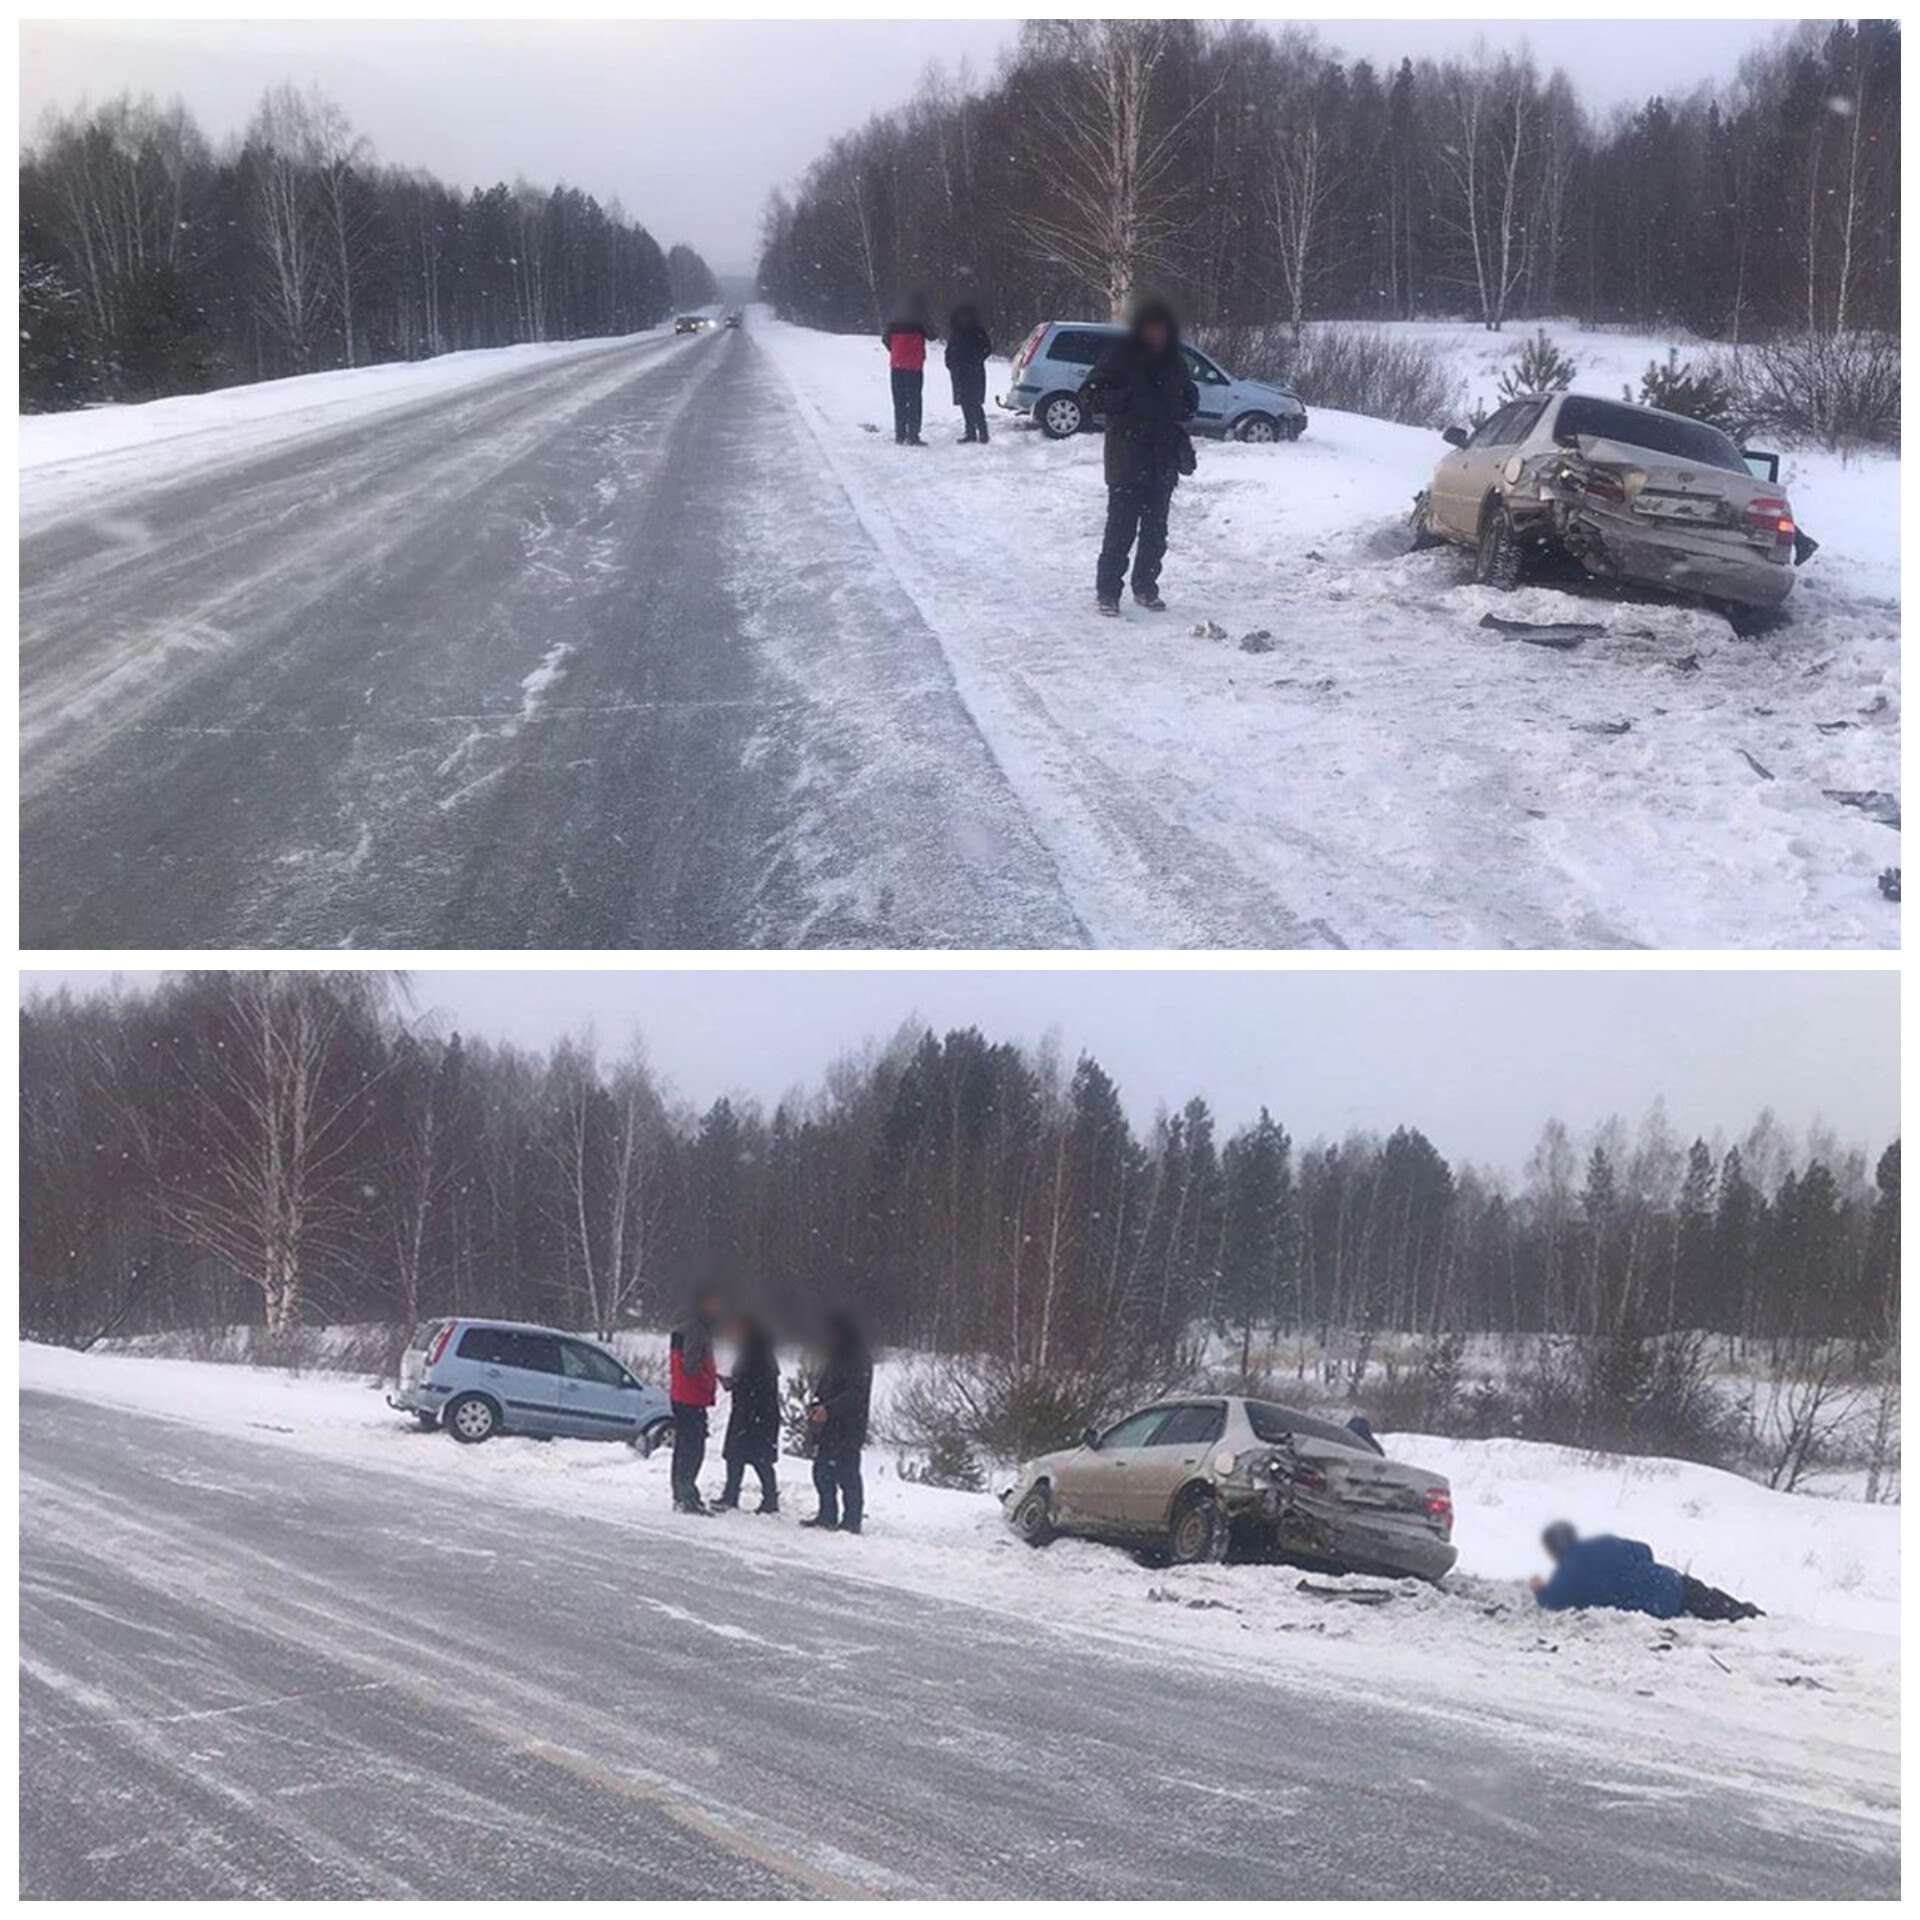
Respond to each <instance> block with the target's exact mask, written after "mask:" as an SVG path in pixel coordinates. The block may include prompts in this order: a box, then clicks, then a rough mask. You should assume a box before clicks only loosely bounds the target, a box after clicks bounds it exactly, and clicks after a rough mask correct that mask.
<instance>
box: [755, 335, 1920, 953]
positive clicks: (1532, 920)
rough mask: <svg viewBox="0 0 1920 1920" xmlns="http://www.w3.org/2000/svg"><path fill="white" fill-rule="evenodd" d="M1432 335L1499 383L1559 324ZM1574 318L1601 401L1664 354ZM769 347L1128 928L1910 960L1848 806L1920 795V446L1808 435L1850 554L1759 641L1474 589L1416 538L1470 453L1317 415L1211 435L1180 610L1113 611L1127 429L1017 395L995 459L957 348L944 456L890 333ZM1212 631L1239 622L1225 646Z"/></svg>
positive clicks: (1172, 587)
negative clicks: (1107, 570)
mask: <svg viewBox="0 0 1920 1920" xmlns="http://www.w3.org/2000/svg"><path fill="white" fill-rule="evenodd" d="M1419 331H1420V332H1421V333H1422V334H1423V336H1427V337H1433V338H1437V339H1439V340H1441V341H1442V342H1443V343H1444V344H1446V345H1447V346H1448V347H1449V348H1450V349H1451V350H1452V351H1454V352H1455V353H1457V355H1458V356H1459V359H1460V363H1461V369H1462V373H1463V376H1464V377H1465V378H1466V379H1467V380H1468V382H1469V385H1470V387H1471V388H1473V389H1474V391H1476V392H1479V391H1482V390H1491V388H1492V385H1493V383H1494V380H1495V378H1496V377H1497V371H1498V365H1499V362H1500V361H1501V359H1503V358H1504V357H1506V356H1510V355H1512V354H1513V353H1515V352H1517V351H1518V349H1519V347H1520V346H1521V345H1522V344H1523V342H1524V340H1525V338H1526V333H1527V331H1528V330H1527V329H1522V328H1516V329H1515V330H1513V331H1511V332H1509V333H1508V334H1506V335H1504V336H1500V337H1499V338H1498V339H1495V338H1494V337H1492V336H1489V335H1487V334H1485V333H1483V332H1481V331H1480V330H1478V329H1475V328H1470V327H1460V328H1449V327H1421V328H1420V329H1419ZM1549 331H1550V333H1551V334H1552V337H1553V338H1554V339H1555V340H1556V341H1557V342H1558V343H1559V344H1560V345H1561V346H1562V347H1563V348H1564V349H1565V350H1567V351H1569V352H1570V353H1572V354H1573V356H1574V358H1575V360H1576V362H1577V363H1578V364H1579V367H1580V376H1579V379H1578V380H1577V382H1576V384H1579V385H1581V386H1585V387H1590V388H1591V389H1592V390H1594V391H1599V392H1603V393H1609V394H1611V393H1616V392H1618V391H1619V390H1620V388H1621V386H1622V385H1623V384H1627V383H1629V382H1637V380H1638V377H1639V375H1640V373H1641V372H1642V371H1643V370H1644V368H1645V366H1646V364H1647V362H1648V361H1649V360H1650V359H1653V358H1655V357H1658V356H1659V355H1661V354H1663V353H1664V349H1665V343H1664V342H1655V341H1651V340H1645V339H1638V338H1633V337H1630V336H1624V335H1611V334H1583V333H1579V332H1577V331H1575V330H1572V329H1564V328H1557V327H1554V328H1550V329H1549ZM751 337H752V338H753V339H754V340H755V341H756V342H757V343H758V344H759V346H761V347H762V348H763V349H764V350H765V351H766V352H768V353H769V354H770V355H771V356H772V357H773V359H774V361H775V362H776V364H777V365H778V366H779V368H780V369H781V371H782V373H783V374H784V375H785V377H786V380H787V382H788V384H789V386H790V388H791V390H792V392H793V394H794V396H795V399H796V401H797V402H798V404H799V406H800V408H801V411H802V413H803V415H804V417H805V418H806V420H807V421H808V423H809V425H810V426H811V427H812V428H813V430H814V432H815V434H816V436H817V437H818V439H819V442H820V444H821V447H822V449H823V452H824V453H825V455H826V457H827V460H828V462H829V464H830V466H831V469H832V472H833V473H834V475H835V477H836V478H837V479H838V480H839V482H840V483H841V484H842V485H843V486H844V487H845V488H846V490H847V492H848V494H849V495H850V496H851V498H852V499H853V501H854V503H855V506H856V508H857V509H858V511H859V514H860V517H861V520H862V522H863V524H864V525H865V527H866V529H867V531H868V532H869V533H870V534H871V536H872V538H873V540H874V542H875V545H876V547H877V548H878V551H879V553H880V555H881V557H882V559H883V561H884V563H885V565H886V566H887V567H888V568H890V569H891V570H892V571H893V572H894V573H895V574H896V575H897V576H898V577H899V579H900V580H901V581H902V582H903V583H904V585H905V586H906V588H907V590H908V592H909V593H910V595H911V597H912V598H913V600H914V602H915V604H916V605H917V606H918V608H919V609H920V611H921V612H922V613H923V615H924V616H925V617H926V619H927V620H928V622H929V624H930V625H931V626H932V627H933V628H934V629H935V631H936V632H937V633H938V634H939V635H940V637H941V639H942V642H943V644H944V646H945V648H946V651H947V655H948V658H949V661H950V663H951V666H952V670H953V673H954V677H955V680H956V683H957V684H958V686H959V689H960V692H961V694H962V697H963V698H964V699H965V701H966V702H967V705H968V707H969V709H970V711H971V712H972V714H973V717H974V719H975V721H976V723H977V724H978V725H979V727H980V729H981V731H982V733H983V734H984V735H985V737H986V738H987V740H988V742H989V744H990V745H991V747H992V748H993V751H994V753H995V755H996V757H997V758H998V759H999V761H1000V762H1001V764H1002V765H1003V767H1005V768H1006V770H1007V772H1008V774H1009V776H1010V777H1011V779H1012V781H1013V784H1014V786H1015V789H1016V791H1017V792H1018V793H1019V795H1020V797H1021V798H1022V800H1023V801H1024V802H1025V804H1026V806H1027V807H1028V810H1029V811H1030V812H1031V813H1032V814H1033V815H1034V816H1035V818H1036V820H1037V821H1039V822H1040V823H1041V824H1042V828H1043V833H1044V836H1045V837H1046V839H1047V840H1048V842H1049V844H1050V845H1051V846H1052V848H1053V849H1054V851H1055V854H1056V858H1057V859H1058V860H1059V863H1060V866H1061V871H1062V876H1063V879H1064V880H1065V882H1066V884H1067V888H1068V891H1069V894H1070V895H1071V897H1072V898H1073V899H1074V901H1075V904H1076V906H1077V907H1078V909H1079V911H1080V913H1081V915H1082V918H1083V919H1084V920H1085V921H1086V923H1087V924H1088V926H1089V928H1090V929H1091V930H1092V932H1093V933H1094V935H1095V937H1096V938H1097V939H1100V940H1102V941H1104V942H1108V943H1117V944H1126V943H1140V942H1143V941H1144V942H1148V943H1166V944H1188V943H1200V942H1205V941H1213V942H1216V943H1224V944H1244V945H1248V946H1253V945H1264V944H1276V943H1278V944H1300V945H1322V946H1337V945H1344V946H1352V947H1359V946H1374V945H1379V946H1396V947H1409V946H1411V947H1447V946H1521V947H1524V946H1536V945H1537V946H1636V945H1641V946H1703V947H1740V946H1790V947H1791V946H1808V947H1824V946H1888V945H1892V944H1894V943H1896V941H1897V939H1898V915H1897V911H1896V910H1895V909H1894V908H1893V907H1892V906H1890V905H1889V904H1888V903H1887V902H1886V901H1885V900H1884V899H1882V897H1881V896H1880V894H1879V892H1878V890H1877V888H1876V886H1875V877H1876V875H1877V874H1878V873H1879V872H1880V870H1881V869H1882V868H1884V867H1887V866H1890V865H1896V864H1898V861H1899V839H1898V835H1897V833H1895V832H1892V831H1890V830H1889V829H1888V828H1887V827H1885V826H1882V825H1878V824H1876V823H1874V822H1873V821H1871V820H1868V819H1867V818H1865V817H1864V816H1863V815H1862V814H1861V813H1859V812H1857V811H1855V810H1854V809H1851V808H1848V807H1845V806H1842V805H1840V804H1838V803H1836V802H1835V801H1833V800H1831V799H1829V798H1827V797H1826V790H1829V789H1833V790H1850V791H1863V790H1875V789H1877V790H1883V791H1888V792H1893V791H1897V788H1898V784H1899V782H1898V752H1899V749H1898V717H1899V680H1898V644H1899V600H1898V593H1899V556H1898V538H1897V534H1898V480H1899V468H1898V462H1897V461H1896V460H1894V459H1891V458H1888V457H1885V456H1862V457H1860V458H1857V459H1843V458H1841V457H1839V456H1835V455H1827V454H1821V453H1805V452H1802V453H1790V454H1788V456H1787V458H1786V461H1785V467H1784V473H1783V477H1784V479H1785V481H1786V483H1787V485H1788V486H1789V488H1790V490H1791V493H1792V497H1793V500H1794V503H1795V507H1796V510H1797V512H1798V514H1799V516H1800V519H1801V521H1802V523H1803V524H1804V525H1805V526H1806V527H1807V528H1808V529H1809V531H1810V532H1812V533H1813V534H1814V536H1815V537H1816V538H1817V539H1819V540H1820V541H1821V542H1822V543H1823V544H1822V551H1821V552H1820V554H1819V555H1818V556H1816V558H1815V559H1814V560H1813V561H1812V562H1811V563H1810V565H1809V566H1808V567H1807V568H1806V569H1805V570H1804V571H1803V573H1802V576H1801V578H1800V581H1799V584H1798V586H1797V588H1796V591H1795V593H1794V596H1793V598H1792V600H1791V601H1790V602H1789V611H1788V615H1787V618H1786V619H1785V620H1784V621H1783V622H1782V623H1781V624H1780V625H1779V626H1778V627H1777V628H1776V629H1774V630H1772V631H1770V632H1768V633H1766V634H1765V635H1763V636H1761V637H1758V638H1748V639H1740V638H1736V637H1735V635H1734V634H1733V633H1732V631H1731V630H1730V628H1729V626H1728V624H1727V622H1726V621H1725V620H1724V619H1723V618H1721V617H1720V616H1719V615H1718V614H1715V613H1712V612H1709V611H1707V610H1704V609H1701V608H1694V607H1685V606H1677V605H1669V604H1664V603H1660V602H1657V601H1646V602H1632V603H1622V602H1616V601H1613V600H1611V599H1603V598H1600V597H1598V596H1597V595H1593V594H1587V593H1569V592H1566V591H1562V590H1561V589H1559V588H1557V587H1546V586H1532V587H1528V588H1525V589H1523V590H1521V591H1519V592H1517V593H1514V594H1511V595H1497V594H1494V593H1491V592H1488V591H1486V590H1484V589H1481V588H1477V587H1474V586H1472V585H1470V584H1467V582H1466V579H1465V562H1464V559H1463V557H1462V556H1459V555H1456V554H1454V553H1452V552H1445V551H1442V552H1429V553H1421V554H1413V553H1410V552H1408V551H1407V537H1406V527H1405V519H1406V514H1407V510H1408V507H1409V505H1410V503H1411V499H1412V496H1413V494H1414V492H1415V491H1416V490H1417V489H1418V488H1419V487H1420V486H1422V485H1424V484H1425V482H1426V480H1427V478H1428V477H1429V475H1430V474H1431V471H1432V468H1433V465H1434V461H1435V459H1436V457H1437V455H1438V454H1439V452H1440V451H1441V446H1440V442H1439V440H1438V437H1437V436H1436V435H1433V434H1429V433H1425V432H1419V431H1416V430H1414V429H1411V428H1406V427H1401V426H1396V425H1393V424H1390V423H1387V422H1382V421H1377V420H1371V419H1365V418H1361V417H1359V416H1354V415H1343V414H1338V413H1332V412H1327V411H1321V410H1315V411H1314V412H1313V414H1312V424H1311V426H1310V428H1309V431H1308V435H1307V437H1306V438H1305V439H1304V440H1303V441H1302V442H1300V443H1299V444H1298V445H1295V446H1291V447H1280V448H1265V447H1244V446H1239V445H1219V444H1215V443H1211V442H1202V443H1201V446H1200V469H1199V472H1198V474H1197V475H1196V476H1195V477H1194V478H1193V479H1192V480H1191V481H1190V482H1188V483H1187V484H1185V485H1183V486H1182V488H1181V490H1180V493H1179V495H1178V497H1177V499H1176V501H1175V504H1174V514H1173V540H1172V548H1171V557H1170V560H1169V563H1168V568H1167V573H1166V576H1165V580H1164V583H1163V588H1164V591H1165V592H1166V594H1167V596H1168V598H1169V601H1170V604H1171V606H1172V609H1173V610H1172V611H1171V612H1169V613H1167V614H1165V615H1161V616H1157V617H1156V616H1153V615H1148V614H1144V613H1140V612H1138V611H1137V610H1135V609H1133V608H1132V607H1131V606H1130V605H1129V606H1128V608H1127V617H1126V618H1125V619H1124V620H1123V621H1122V622H1121V623H1120V624H1119V625H1118V626H1115V625H1114V624H1113V623H1110V622H1105V621H1101V620H1099V619H1097V618H1096V617H1095V616H1094V614H1093V609H1092V567H1093V556H1094V552H1095V549H1096V548H1097V545H1098V541H1099V528H1100V520H1101V513H1102V508H1103V493H1102V485H1101V477H1100V449H1099V446H1098V443H1097V442H1096V441H1094V440H1092V439H1081V440H1078V441H1075V442H1072V443H1067V444H1054V443H1049V442H1046V441H1044V440H1042V439H1041V438H1040V437H1039V436H1038V435H1037V434H1034V433H1032V432H1030V431H1026V430H1022V429H1019V428H1017V427H1015V425H1014V424H1013V422H1012V419H1011V417H1010V416H1008V415H1006V414H1004V413H995V412H993V410H992V409H990V414H991V415H992V417H993V419H994V423H995V427H996V432H995V437H994V440H993V443H992V444H991V445H990V446H988V447H986V448H978V447H959V446H955V445H953V444H952V440H953V437H954V428H955V427H957V422H958V416H957V414H955V413H952V412H951V410H950V409H949V408H948V406H947V404H946V400H947V395H946V388H945V376H944V374H943V373H941V372H940V370H939V369H938V367H937V366H930V368H929V372H928V403H929V404H928V410H927V412H928V437H929V441H930V444H929V446H928V447H927V448H926V449H925V450H923V451H915V450H902V449H898V448H896V447H895V446H894V445H893V444H892V439H891V434H890V432H888V431H885V430H884V427H885V423H886V420H887V394H886V370H885V359H884V355H883V353H882V350H881V348H880V346H879V344H878V342H875V341H870V340H867V339H863V338H848V337H842V336H836V335H828V334H821V333H815V332H811V331H807V330H803V329H800V328H796V327H791V326H787V325H783V324H781V323H779V322H777V321H774V320H771V319H768V318H765V317H761V316H756V318H755V321H754V324H753V327H752V330H751ZM936 358H937V356H936ZM1005 371H1006V369H1005V364H1004V363H1003V362H1002V363H996V364H995V365H994V366H992V367H990V368H989V392H990V393H993V392H998V391H1002V390H1003V389H1004V376H1005ZM1308 398H1309V402H1310V403H1311V396H1310V395H1309V396H1308ZM1488 613H1499V614H1500V615H1502V616H1504V617H1507V618H1519V619H1535V620H1545V621H1553V620H1568V619H1581V620H1590V621H1596V622H1599V623H1601V624H1603V625H1604V626H1605V627H1606V629H1607V632H1606V633H1605V635H1603V636H1602V637H1599V638H1596V639H1591V640H1588V641H1587V642H1586V643H1585V644H1584V645H1583V646H1582V647H1581V648H1580V649H1579V650H1578V651H1575V652H1570V653H1563V652H1554V651H1550V650H1547V649H1544V648H1539V647H1532V646H1527V645H1524V644H1521V643H1518V642H1516V641H1514V640H1512V639H1510V638H1506V637H1504V636H1502V635H1500V634H1498V633H1495V632H1491V631H1488V630H1486V629H1484V628H1482V626H1481V625H1480V622H1481V619H1482V617H1483V616H1484V615H1486V614H1488ZM1202 622H1211V623H1213V625H1214V626H1215V627H1217V628H1218V629H1220V630H1221V634H1222V637H1218V638H1211V637H1206V638H1202V637H1195V634H1194V631H1193V629H1194V628H1195V626H1196V625H1197V624H1198V623H1202ZM1261 633H1264V634H1266V635H1267V636H1270V637H1269V638H1267V639H1256V640H1251V641H1247V640H1245V639H1244V636H1248V635H1254V634H1261ZM1253 649H1259V650H1257V651H1256V650H1253ZM1156 842H1157V844H1159V845H1160V846H1162V847H1163V848H1164V849H1165V853H1166V857H1167V861H1168V863H1169V865H1175V866H1179V867H1181V868H1182V869H1183V871H1184V872H1185V873H1186V874H1187V876H1188V892H1187V895H1186V896H1185V898H1186V904H1187V914H1186V917H1185V918H1184V919H1183V918H1182V917H1181V913H1180V911H1179V909H1178V907H1175V908H1173V909H1170V910H1168V911H1167V912H1165V913H1163V914H1161V915H1160V916H1159V917H1157V918H1156V919H1155V920H1154V921H1153V922H1152V923H1151V924H1143V923H1142V921H1141V920H1140V919H1139V918H1138V917H1136V916H1134V915H1133V914H1132V913H1131V911H1130V907H1129V890H1128V885H1127V883H1128V880H1129V877H1130V875H1129V871H1128V863H1129V862H1137V860H1138V858H1139V852H1138V850H1139V848H1140V847H1141V846H1142V845H1143V844H1146V845H1154V844H1156Z"/></svg>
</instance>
